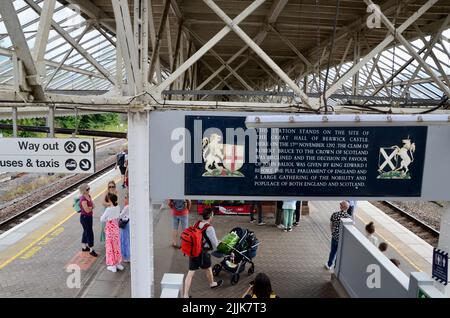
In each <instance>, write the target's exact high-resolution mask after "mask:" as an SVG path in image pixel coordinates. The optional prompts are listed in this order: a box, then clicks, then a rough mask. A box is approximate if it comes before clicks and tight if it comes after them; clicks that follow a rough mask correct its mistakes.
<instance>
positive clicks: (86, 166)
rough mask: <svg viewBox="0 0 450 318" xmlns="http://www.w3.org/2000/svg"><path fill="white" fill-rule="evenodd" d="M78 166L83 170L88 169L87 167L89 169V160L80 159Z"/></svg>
mask: <svg viewBox="0 0 450 318" xmlns="http://www.w3.org/2000/svg"><path fill="white" fill-rule="evenodd" d="M80 167H81V169H83V170H89V169H91V162H90V161H89V160H86V159H84V160H81V162H80Z"/></svg>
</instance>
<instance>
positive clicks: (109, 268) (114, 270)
mask: <svg viewBox="0 0 450 318" xmlns="http://www.w3.org/2000/svg"><path fill="white" fill-rule="evenodd" d="M106 269H107V270H109V271H110V272H113V273H115V272H117V268H116V266H107V267H106Z"/></svg>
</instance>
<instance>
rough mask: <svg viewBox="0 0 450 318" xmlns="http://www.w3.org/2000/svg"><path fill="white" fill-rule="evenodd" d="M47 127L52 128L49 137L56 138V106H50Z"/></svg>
mask: <svg viewBox="0 0 450 318" xmlns="http://www.w3.org/2000/svg"><path fill="white" fill-rule="evenodd" d="M47 127H49V128H50V131H49V133H48V134H47V137H48V138H55V107H54V106H50V107H49V108H48V116H47Z"/></svg>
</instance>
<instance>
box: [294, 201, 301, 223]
mask: <svg viewBox="0 0 450 318" xmlns="http://www.w3.org/2000/svg"><path fill="white" fill-rule="evenodd" d="M301 214H302V201H297V203H296V204H295V220H294V224H293V225H294V226H300V216H301Z"/></svg>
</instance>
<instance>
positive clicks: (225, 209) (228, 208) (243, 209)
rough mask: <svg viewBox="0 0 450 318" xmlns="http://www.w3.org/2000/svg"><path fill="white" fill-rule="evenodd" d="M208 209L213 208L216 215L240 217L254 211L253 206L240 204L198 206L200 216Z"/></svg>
mask: <svg viewBox="0 0 450 318" xmlns="http://www.w3.org/2000/svg"><path fill="white" fill-rule="evenodd" d="M206 208H213V209H214V214H216V215H239V214H250V211H251V209H252V205H251V204H240V205H220V204H213V205H209V204H202V203H199V204H197V212H198V214H202V213H203V210H204V209H206Z"/></svg>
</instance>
